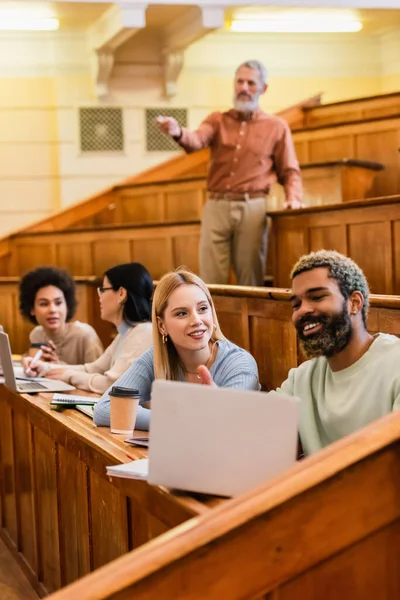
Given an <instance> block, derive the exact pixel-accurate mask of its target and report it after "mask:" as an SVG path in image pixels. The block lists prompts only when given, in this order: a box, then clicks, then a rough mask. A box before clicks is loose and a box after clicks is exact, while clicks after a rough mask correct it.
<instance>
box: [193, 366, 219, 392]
mask: <svg viewBox="0 0 400 600" xmlns="http://www.w3.org/2000/svg"><path fill="white" fill-rule="evenodd" d="M197 373H198V375H199V377H200V379H201V383H202V384H203V385H213V386H214V387H217V386H216V384H215V383H214V380H213V378H212V377H211V373H210V371H209V370H208V369H207V367H206V366H205V365H200V367H197Z"/></svg>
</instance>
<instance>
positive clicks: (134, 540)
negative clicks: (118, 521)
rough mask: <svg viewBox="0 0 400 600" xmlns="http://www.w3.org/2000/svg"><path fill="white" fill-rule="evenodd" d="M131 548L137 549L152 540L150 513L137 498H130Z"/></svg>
mask: <svg viewBox="0 0 400 600" xmlns="http://www.w3.org/2000/svg"><path fill="white" fill-rule="evenodd" d="M128 511H129V513H128V514H129V548H130V549H132V550H133V549H135V548H138V547H139V546H141V545H142V544H145V543H146V542H148V541H149V539H150V531H149V520H148V513H146V511H145V510H144V509H143V507H142V504H141V503H140V502H138V501H137V500H136V499H135V498H128Z"/></svg>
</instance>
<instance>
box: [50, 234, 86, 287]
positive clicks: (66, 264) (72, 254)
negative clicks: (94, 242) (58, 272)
mask: <svg viewBox="0 0 400 600" xmlns="http://www.w3.org/2000/svg"><path fill="white" fill-rule="evenodd" d="M62 239H63V238H62V237H61V236H60V241H59V242H58V243H57V262H56V264H57V265H62V266H63V268H64V269H67V270H68V271H69V272H70V273H72V274H73V275H74V276H75V277H76V276H77V275H87V274H88V273H90V274H92V273H95V269H94V265H93V260H92V252H91V245H90V243H88V242H84V243H79V242H77V241H74V243H67V244H65V243H63V241H62Z"/></svg>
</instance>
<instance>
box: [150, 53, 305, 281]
mask: <svg viewBox="0 0 400 600" xmlns="http://www.w3.org/2000/svg"><path fill="white" fill-rule="evenodd" d="M267 87H268V85H267V71H266V69H265V67H264V65H262V63H260V62H259V61H257V60H250V61H247V62H245V63H243V64H241V65H240V66H239V67H238V69H237V70H236V74H235V82H234V97H233V104H234V108H233V109H231V110H229V111H227V112H223V113H222V112H215V113H212V114H211V115H209V116H208V117H207V118H206V119H205V120H204V121H203V122H202V123H201V124H200V125H199V127H198V128H197V129H196V131H190V130H189V129H187V128H186V127H181V126H180V125H179V123H178V122H177V121H176V119H173V118H172V117H161V116H160V117H158V118H157V122H158V124H159V127H160V129H161V130H162V131H163V132H164V133H167V134H169V135H170V136H172V137H173V138H174V139H175V140H176V142H177V143H178V144H179V145H180V146H181V147H182V148H184V150H186V152H193V151H196V150H201V149H202V148H206V147H209V148H210V152H211V156H210V164H209V169H208V177H207V188H208V192H209V199H208V202H207V203H206V205H205V206H204V210H203V216H202V229H201V237H200V277H201V278H202V279H203V280H204V281H205V282H206V283H220V284H225V283H227V281H228V275H229V267H230V264H231V262H232V264H233V268H234V270H235V274H236V279H237V282H238V284H239V285H263V282H264V272H265V263H266V254H267V219H266V197H267V196H268V193H269V190H270V187H271V185H272V184H273V183H274V182H275V181H276V180H278V182H279V183H281V184H282V185H283V187H284V190H285V197H286V202H285V208H290V209H294V208H301V206H302V203H301V197H302V184H301V175H300V169H299V163H298V161H297V158H296V153H295V149H294V144H293V139H292V135H291V133H290V129H289V126H288V124H287V123H286V121H284V120H283V119H281V118H280V117H277V116H275V115H268V114H266V113H265V112H263V111H262V110H261V109H260V108H259V105H258V104H259V98H260V96H261V94H264V93H265V91H266V90H267Z"/></svg>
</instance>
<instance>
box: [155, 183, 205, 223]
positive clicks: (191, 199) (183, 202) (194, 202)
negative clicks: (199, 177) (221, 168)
mask: <svg viewBox="0 0 400 600" xmlns="http://www.w3.org/2000/svg"><path fill="white" fill-rule="evenodd" d="M205 187H206V182H205V180H204V181H202V182H199V184H197V185H196V186H193V184H191V185H190V186H189V185H186V186H184V185H180V186H179V189H176V190H172V189H170V190H166V191H165V198H166V218H167V220H168V221H191V220H193V221H194V220H196V221H197V220H200V218H201V211H202V208H203V198H204V190H205Z"/></svg>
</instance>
